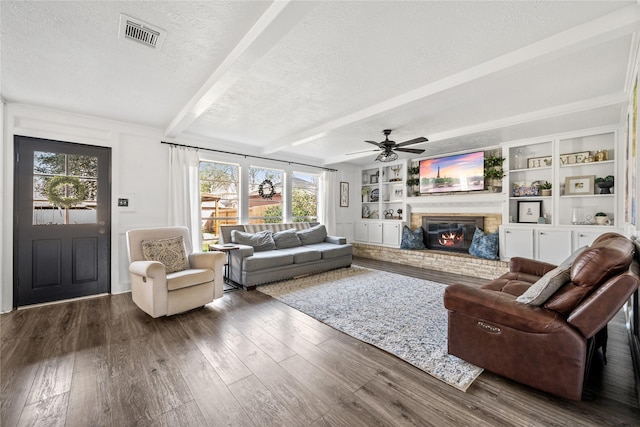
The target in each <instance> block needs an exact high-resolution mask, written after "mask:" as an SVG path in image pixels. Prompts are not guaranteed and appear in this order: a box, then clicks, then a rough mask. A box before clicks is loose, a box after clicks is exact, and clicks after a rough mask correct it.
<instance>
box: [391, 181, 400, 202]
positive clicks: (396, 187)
mask: <svg viewBox="0 0 640 427" xmlns="http://www.w3.org/2000/svg"><path fill="white" fill-rule="evenodd" d="M402 193H403V188H402V185H394V186H393V189H392V193H391V199H392V200H402Z"/></svg>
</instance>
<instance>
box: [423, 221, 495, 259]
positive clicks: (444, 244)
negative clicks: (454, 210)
mask: <svg viewBox="0 0 640 427" xmlns="http://www.w3.org/2000/svg"><path fill="white" fill-rule="evenodd" d="M476 227H478V228H482V229H484V217H482V216H423V217H422V228H423V229H424V243H425V245H426V246H427V249H436V250H440V251H451V252H464V253H468V252H469V247H470V246H471V242H472V241H473V233H475V231H476Z"/></svg>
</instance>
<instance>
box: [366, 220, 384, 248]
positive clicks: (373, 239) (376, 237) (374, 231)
mask: <svg viewBox="0 0 640 427" xmlns="http://www.w3.org/2000/svg"><path fill="white" fill-rule="evenodd" d="M369 243H382V223H381V222H371V223H369Z"/></svg>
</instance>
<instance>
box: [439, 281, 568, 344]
mask: <svg viewBox="0 0 640 427" xmlns="http://www.w3.org/2000/svg"><path fill="white" fill-rule="evenodd" d="M444 306H445V307H446V308H447V309H448V310H451V311H457V312H460V313H463V314H466V315H468V316H471V317H475V318H478V319H482V320H483V321H487V322H492V323H495V324H499V325H504V326H508V327H510V328H513V329H517V330H521V331H525V332H531V333H551V332H553V331H555V330H557V329H559V328H562V327H563V326H564V327H567V326H566V322H565V321H564V319H563V318H562V316H561V315H559V314H558V313H556V312H554V311H551V310H546V309H544V308H540V307H535V306H532V305H527V304H523V303H520V302H518V301H516V300H515V297H514V296H513V295H509V294H506V293H504V292H498V291H490V290H485V289H478V288H474V287H471V286H466V285H461V284H456V285H451V286H449V287H447V289H445V292H444Z"/></svg>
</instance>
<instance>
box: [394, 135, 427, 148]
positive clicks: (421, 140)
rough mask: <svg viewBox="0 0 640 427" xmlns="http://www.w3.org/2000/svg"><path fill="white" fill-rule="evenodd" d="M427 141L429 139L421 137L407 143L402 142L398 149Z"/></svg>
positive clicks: (397, 145)
mask: <svg viewBox="0 0 640 427" xmlns="http://www.w3.org/2000/svg"><path fill="white" fill-rule="evenodd" d="M427 141H428V139H427V138H425V137H424V136H421V137H418V138H414V139H410V140H408V141H405V142H401V143H400V144H396V147H404V146H405V145H411V144H417V143H419V142H427Z"/></svg>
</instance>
